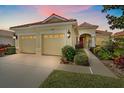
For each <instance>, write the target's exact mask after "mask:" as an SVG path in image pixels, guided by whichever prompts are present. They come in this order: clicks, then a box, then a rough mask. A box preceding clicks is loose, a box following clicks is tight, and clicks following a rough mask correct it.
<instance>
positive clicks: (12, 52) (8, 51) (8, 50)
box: [6, 47, 16, 55]
mask: <svg viewBox="0 0 124 93" xmlns="http://www.w3.org/2000/svg"><path fill="white" fill-rule="evenodd" d="M15 53H16V48H15V47H7V48H6V54H7V55H11V54H15Z"/></svg>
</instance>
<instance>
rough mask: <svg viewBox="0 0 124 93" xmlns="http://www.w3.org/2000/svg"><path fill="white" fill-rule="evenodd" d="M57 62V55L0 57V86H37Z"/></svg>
mask: <svg viewBox="0 0 124 93" xmlns="http://www.w3.org/2000/svg"><path fill="white" fill-rule="evenodd" d="M59 63H60V57H57V56H40V55H39V56H38V55H34V54H15V55H10V56H5V57H0V88H2V87H3V88H4V87H5V88H7V87H8V88H12V87H13V88H17V87H19V88H26V87H30V88H31V87H32V88H35V87H39V85H40V84H41V82H42V81H44V80H45V79H46V78H47V76H48V75H49V74H50V73H51V72H52V71H53V69H55V68H56V67H57V66H58V65H59Z"/></svg>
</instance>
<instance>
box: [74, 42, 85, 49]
mask: <svg viewBox="0 0 124 93" xmlns="http://www.w3.org/2000/svg"><path fill="white" fill-rule="evenodd" d="M80 48H83V44H80V43H79V44H76V45H75V49H80Z"/></svg>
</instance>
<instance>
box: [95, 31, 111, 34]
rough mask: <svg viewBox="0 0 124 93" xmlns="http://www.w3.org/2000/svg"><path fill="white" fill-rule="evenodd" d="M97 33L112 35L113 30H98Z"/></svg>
mask: <svg viewBox="0 0 124 93" xmlns="http://www.w3.org/2000/svg"><path fill="white" fill-rule="evenodd" d="M96 34H101V35H112V32H108V31H107V30H106V31H103V30H96Z"/></svg>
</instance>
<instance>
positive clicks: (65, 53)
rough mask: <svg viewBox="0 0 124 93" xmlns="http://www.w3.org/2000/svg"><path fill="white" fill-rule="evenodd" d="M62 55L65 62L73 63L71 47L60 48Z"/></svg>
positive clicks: (73, 53)
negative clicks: (65, 59)
mask: <svg viewBox="0 0 124 93" xmlns="http://www.w3.org/2000/svg"><path fill="white" fill-rule="evenodd" d="M62 55H63V56H64V57H66V58H67V61H71V62H72V61H73V59H74V56H75V49H74V48H73V47H72V46H69V45H66V46H64V47H63V48H62Z"/></svg>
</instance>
